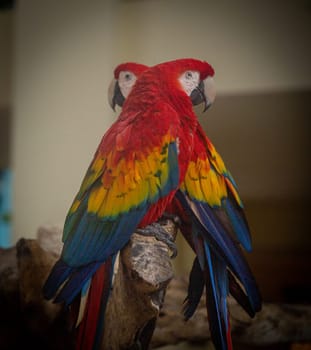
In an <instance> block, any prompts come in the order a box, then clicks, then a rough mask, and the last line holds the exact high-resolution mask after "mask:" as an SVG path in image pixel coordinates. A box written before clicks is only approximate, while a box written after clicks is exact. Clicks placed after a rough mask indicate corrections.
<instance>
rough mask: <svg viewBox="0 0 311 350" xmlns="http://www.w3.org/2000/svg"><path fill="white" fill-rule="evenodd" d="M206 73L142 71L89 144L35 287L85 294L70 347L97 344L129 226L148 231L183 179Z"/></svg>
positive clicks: (168, 68) (61, 296)
mask: <svg viewBox="0 0 311 350" xmlns="http://www.w3.org/2000/svg"><path fill="white" fill-rule="evenodd" d="M213 74H214V71H213V68H212V67H211V66H210V65H209V64H208V63H207V62H204V61H199V60H195V59H180V60H175V61H170V62H166V63H162V64H159V65H157V66H154V67H152V68H149V69H147V70H145V71H144V72H143V73H142V74H141V75H140V78H139V80H137V81H136V83H135V84H134V86H133V88H132V90H131V92H130V94H129V95H128V97H127V99H126V101H125V102H124V104H123V109H122V111H121V113H120V115H119V117H118V119H117V120H116V122H115V123H114V124H113V125H112V126H111V127H110V128H109V130H108V131H107V132H106V133H105V135H104V136H103V138H102V140H101V142H100V144H99V146H98V148H97V151H96V153H95V155H94V158H93V160H92V162H91V164H90V166H89V168H88V170H87V172H86V175H85V177H84V179H83V181H82V184H81V187H80V190H79V192H78V194H77V195H76V197H75V199H74V201H73V203H72V205H71V207H70V209H69V212H68V214H67V217H66V220H65V224H64V230H63V242H64V245H63V249H62V253H61V256H60V259H59V260H58V261H57V262H56V264H55V265H54V267H53V268H52V271H51V272H50V275H49V276H48V279H47V281H46V282H45V285H44V287H43V293H44V295H45V297H46V298H47V299H53V298H54V301H55V302H64V303H65V305H71V304H72V303H73V302H74V301H75V300H76V298H78V299H79V298H81V300H86V307H85V310H84V312H83V315H82V322H81V323H80V324H79V326H78V335H77V345H76V348H77V349H84V350H88V349H98V348H100V345H101V341H102V334H103V322H104V314H105V307H106V304H107V300H108V298H109V292H110V289H111V280H112V270H113V265H114V260H115V257H116V255H117V253H118V252H119V251H120V250H121V249H122V248H123V247H124V246H125V245H126V243H127V242H128V241H129V239H130V236H131V234H132V233H133V232H134V231H137V229H140V230H141V232H143V231H144V230H145V229H146V231H148V225H153V223H155V222H156V221H157V220H158V219H159V218H160V217H161V215H162V214H163V212H164V210H165V208H166V207H167V206H168V204H169V203H170V202H171V201H172V199H173V198H174V196H175V193H176V191H177V190H178V189H179V187H180V185H181V183H182V182H183V181H184V179H185V174H186V171H187V168H188V166H189V162H190V159H191V155H192V150H193V146H194V145H193V135H194V134H195V132H196V128H197V125H198V122H197V118H196V116H195V114H194V112H193V110H192V100H194V101H197V100H198V99H199V97H200V98H201V99H203V100H204V102H205V104H206V105H208V104H209V100H208V96H206V95H204V94H203V95H202V94H201V87H202V86H203V85H204V82H208V81H209V79H210V77H211V76H212V75H213ZM197 90H198V91H197ZM199 90H200V91H199ZM198 96H199V97H198ZM157 228H158V226H155V230H156V229H157ZM81 308H83V303H81ZM80 314H81V312H80ZM79 319H80V317H79Z"/></svg>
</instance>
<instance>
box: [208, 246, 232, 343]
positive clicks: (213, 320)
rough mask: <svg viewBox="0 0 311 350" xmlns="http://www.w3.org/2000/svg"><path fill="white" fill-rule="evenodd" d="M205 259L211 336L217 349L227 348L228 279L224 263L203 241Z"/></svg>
mask: <svg viewBox="0 0 311 350" xmlns="http://www.w3.org/2000/svg"><path fill="white" fill-rule="evenodd" d="M204 248H205V253H206V259H207V269H206V270H207V273H208V278H207V279H206V294H207V295H206V299H207V301H206V302H207V305H208V315H209V322H210V329H211V336H212V339H213V341H214V344H215V345H216V348H217V349H221V350H227V349H228V342H227V332H228V309H227V296H228V280H227V269H226V264H225V263H224V262H223V261H222V260H221V259H219V258H218V257H217V255H215V254H214V253H213V252H212V251H211V249H210V247H209V246H208V244H207V243H206V242H204Z"/></svg>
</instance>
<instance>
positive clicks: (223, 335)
mask: <svg viewBox="0 0 311 350" xmlns="http://www.w3.org/2000/svg"><path fill="white" fill-rule="evenodd" d="M194 147H195V149H194V152H193V157H192V160H191V161H190V164H189V167H188V170H187V173H186V176H185V179H184V181H183V183H182V184H181V187H180V190H179V191H178V192H177V193H176V198H177V200H178V201H179V203H180V204H181V206H182V207H183V208H184V209H186V211H187V212H188V215H189V216H190V218H191V224H192V226H191V230H190V231H189V227H188V226H189V225H188V226H187V225H186V231H183V230H182V232H183V233H184V235H185V236H186V239H187V240H188V242H190V244H191V246H192V247H193V249H194V250H195V252H196V255H197V259H196V260H195V262H194V265H193V268H192V271H191V274H190V283H189V289H188V296H187V298H186V301H185V307H184V314H185V317H186V319H188V318H190V317H191V316H192V314H193V313H194V311H195V309H196V307H197V305H198V302H199V300H200V298H201V295H202V293H203V286H204V284H202V281H204V282H203V283H205V286H206V293H207V298H206V299H207V308H208V315H209V320H210V328H211V334H212V338H213V340H214V343H215V344H216V345H217V346H218V347H219V349H228V348H229V349H230V347H231V338H230V327H229V320H228V310H227V303H226V297H227V295H228V293H229V290H230V292H231V293H232V295H233V296H234V297H235V298H236V299H237V301H238V302H239V303H240V304H241V305H242V306H243V307H244V309H245V310H246V311H247V312H248V313H249V314H250V315H252V316H253V315H254V313H255V312H256V311H258V310H259V309H260V307H261V300H260V295H259V292H258V289H257V285H256V282H255V280H254V278H253V275H252V273H251V271H250V269H249V266H248V264H247V261H246V259H245V258H244V255H243V253H242V250H241V247H240V246H242V247H244V248H245V249H246V250H247V251H250V250H251V238H250V233H249V228H248V224H247V221H246V218H245V215H244V213H243V204H242V202H241V200H240V197H239V195H238V192H237V188H236V184H235V182H234V180H233V178H232V176H231V175H230V173H229V172H228V171H227V169H226V168H225V165H224V162H223V161H222V159H221V157H220V155H219V154H218V153H217V151H216V150H215V148H214V146H213V145H212V144H211V142H210V141H209V139H208V138H207V137H206V135H205V134H204V132H203V130H202V128H201V126H199V127H198V129H197V134H196V140H195V146H194ZM189 235H190V237H189ZM241 285H242V286H243V288H242V287H241Z"/></svg>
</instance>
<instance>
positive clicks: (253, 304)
mask: <svg viewBox="0 0 311 350" xmlns="http://www.w3.org/2000/svg"><path fill="white" fill-rule="evenodd" d="M147 68H148V67H147V66H145V65H139V64H137V63H132V62H128V63H125V64H121V65H119V66H117V67H116V69H115V71H114V79H113V81H112V83H111V85H110V88H109V103H110V105H111V107H112V108H113V109H114V107H115V104H118V105H119V106H121V107H122V105H123V103H124V101H125V99H126V98H127V96H128V95H129V93H130V91H131V88H132V87H133V85H134V84H135V82H136V80H137V79H138V78H139V76H140V74H142V72H143V71H144V70H146V69H147ZM208 88H209V95H210V96H211V95H212V96H213V97H214V92H213V86H212V85H211V84H209V86H208ZM205 89H206V86H205ZM202 91H203V90H202V88H201V89H197V90H196V93H197V97H198V100H197V101H196V99H194V98H193V99H192V102H193V104H197V103H196V102H198V103H199V102H202V98H200V97H201V96H200V94H201V93H202ZM212 100H213V98H210V101H211V102H212ZM166 211H167V212H171V213H172V214H177V215H178V216H179V217H180V219H181V221H182V224H181V227H180V229H181V232H182V233H183V235H184V237H185V238H186V240H187V241H188V243H189V244H190V246H191V247H192V248H193V250H194V251H195V253H196V255H197V257H196V259H195V261H194V263H193V268H192V271H191V274H190V281H189V282H190V283H189V289H188V296H187V298H186V300H185V305H184V315H185V318H186V319H189V318H190V317H191V316H192V315H193V313H194V311H195V309H196V307H197V305H198V303H199V301H200V298H201V295H202V293H203V288H204V285H205V286H206V301H207V310H208V316H209V321H210V329H211V335H212V339H213V341H214V344H215V345H216V347H217V349H224V350H225V349H231V348H232V342H231V335H230V325H229V313H228V310H227V302H226V299H227V295H228V293H229V291H230V293H231V294H232V296H233V297H234V298H235V299H236V300H237V301H238V302H239V303H240V304H241V306H242V307H243V308H244V309H245V311H246V312H247V313H248V314H249V315H250V316H251V317H253V316H254V314H255V313H256V312H257V311H259V310H260V308H261V300H260V295H259V292H258V289H257V286H256V282H255V280H254V278H253V276H252V273H251V271H250V269H249V267H248V264H247V262H246V260H245V258H244V256H243V253H242V251H241V249H240V246H239V245H240V244H241V245H242V246H243V248H244V249H245V250H247V251H250V250H251V237H250V233H249V228H248V224H247V221H246V218H245V215H244V213H243V204H242V202H241V199H240V197H239V195H238V192H237V187H236V184H235V182H234V180H233V178H232V176H231V175H230V173H229V172H228V170H227V169H226V167H225V165H224V162H223V160H222V159H221V157H220V155H219V154H218V153H217V151H216V149H215V148H214V146H213V145H212V143H211V142H210V140H209V139H208V138H207V136H206V135H205V133H204V131H203V129H202V127H201V126H200V125H198V127H197V130H196V133H195V135H194V149H193V152H192V156H191V160H190V163H189V165H188V169H187V172H186V176H185V179H184V181H183V182H182V184H181V186H180V190H179V191H178V192H177V193H176V195H175V197H174V199H173V201H172V202H170V203H169V205H168V207H167V208H166ZM237 280H238V281H239V282H237ZM241 284H242V286H243V287H241Z"/></svg>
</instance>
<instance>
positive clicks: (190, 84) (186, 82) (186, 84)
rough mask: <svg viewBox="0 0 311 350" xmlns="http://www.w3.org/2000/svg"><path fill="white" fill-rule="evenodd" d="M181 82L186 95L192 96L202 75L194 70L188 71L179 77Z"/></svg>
mask: <svg viewBox="0 0 311 350" xmlns="http://www.w3.org/2000/svg"><path fill="white" fill-rule="evenodd" d="M179 82H180V83H181V86H182V87H183V89H184V91H185V93H186V94H187V95H188V96H190V95H191V92H192V91H193V90H194V89H195V88H196V87H197V86H198V85H199V83H200V73H199V72H197V71H194V70H187V71H186V72H184V73H183V74H182V75H181V76H180V77H179Z"/></svg>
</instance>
